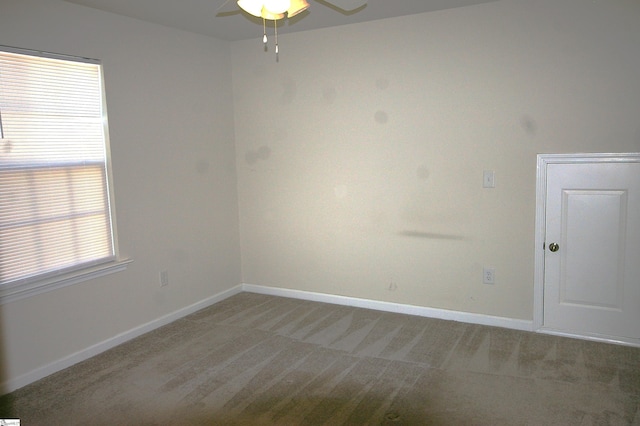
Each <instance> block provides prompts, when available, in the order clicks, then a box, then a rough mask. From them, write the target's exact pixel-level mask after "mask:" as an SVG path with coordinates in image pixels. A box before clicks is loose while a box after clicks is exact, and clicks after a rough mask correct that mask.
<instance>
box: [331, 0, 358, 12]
mask: <svg viewBox="0 0 640 426" xmlns="http://www.w3.org/2000/svg"><path fill="white" fill-rule="evenodd" d="M324 1H325V2H326V3H329V4H332V5H334V6H335V7H337V8H340V9H342V10H344V11H347V12H350V11H352V10H355V9H357V8H359V7H362V6H364V5H365V4H367V0H324Z"/></svg>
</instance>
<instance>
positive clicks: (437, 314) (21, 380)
mask: <svg viewBox="0 0 640 426" xmlns="http://www.w3.org/2000/svg"><path fill="white" fill-rule="evenodd" d="M243 291H246V292H249V293H259V294H266V295H272V296H281V297H288V298H292V299H301V300H309V301H314V302H324V303H331V304H335V305H344V306H354V307H358V308H365V309H374V310H377V311H384V312H395V313H401V314H408V315H417V316H422V317H428V318H439V319H444V320H451V321H459V322H466V323H472V324H481V325H489V326H495V327H503V328H510V329H514V330H523V331H532V330H533V321H526V320H519V319H513V318H503V317H495V316H490V315H482V314H473V313H469V312H459V311H450V310H446V309H437V308H427V307H423V306H414V305H404V304H400V303H391V302H381V301H377V300H369V299H359V298H355V297H346V296H338V295H334V294H325V293H314V292H309V291H301V290H291V289H286V288H277V287H266V286H260V285H253V284H241V285H237V286H235V287H233V288H231V289H229V290H225V291H223V292H221V293H218V294H215V295H213V296H211V297H208V298H206V299H204V300H201V301H199V302H196V303H194V304H192V305H189V306H187V307H184V308H182V309H179V310H177V311H175V312H172V313H170V314H167V315H164V316H162V317H160V318H157V319H155V320H153V321H150V322H148V323H146V324H143V325H141V326H138V327H135V328H133V329H131V330H128V331H125V332H123V333H120V334H118V335H116V336H114V337H112V338H109V339H107V340H104V341H102V342H99V343H96V344H95V345H93V346H90V347H88V348H86V349H82V350H80V351H78V352H75V353H73V354H71V355H69V356H66V357H64V358H61V359H59V360H56V361H54V362H52V363H49V364H47V365H44V366H42V367H39V368H36V369H35V370H32V371H30V372H29V373H26V374H23V375H21V376H18V377H16V378H14V379H10V380H7V381H5V382H4V383H0V389H1V390H2V391H3V393H9V392H13V391H14V390H16V389H20V388H21V387H23V386H26V385H28V384H30V383H33V382H35V381H37V380H40V379H42V378H44V377H47V376H49V375H51V374H53V373H56V372H58V371H60V370H63V369H65V368H67V367H71V366H72V365H74V364H77V363H79V362H81V361H84V360H87V359H89V358H91V357H93V356H95V355H98V354H100V353H102V352H104V351H106V350H109V349H111V348H113V347H116V346H118V345H120V344H122V343H124V342H126V341H128V340H131V339H133V338H136V337H138V336H141V335H143V334H145V333H148V332H150V331H152V330H155V329H156V328H159V327H162V326H163V325H167V324H169V323H171V322H173V321H176V320H178V319H180V318H183V317H185V316H187V315H189V314H192V313H194V312H197V311H199V310H200V309H204V308H206V307H208V306H211V305H213V304H215V303H218V302H221V301H222V300H224V299H227V298H229V297H231V296H234V295H236V294H238V293H241V292H243Z"/></svg>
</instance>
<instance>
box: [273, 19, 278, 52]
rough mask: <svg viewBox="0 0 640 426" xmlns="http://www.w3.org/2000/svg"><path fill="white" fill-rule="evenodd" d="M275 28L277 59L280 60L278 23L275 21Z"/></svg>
mask: <svg viewBox="0 0 640 426" xmlns="http://www.w3.org/2000/svg"><path fill="white" fill-rule="evenodd" d="M273 25H274V28H275V30H276V59H277V58H278V21H273Z"/></svg>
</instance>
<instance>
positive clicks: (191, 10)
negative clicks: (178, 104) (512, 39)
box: [66, 0, 497, 41]
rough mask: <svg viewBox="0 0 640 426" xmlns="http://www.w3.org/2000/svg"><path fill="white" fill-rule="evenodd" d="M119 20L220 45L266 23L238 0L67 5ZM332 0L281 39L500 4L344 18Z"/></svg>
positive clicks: (382, 3) (410, 6) (371, 8)
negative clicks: (180, 32)
mask: <svg viewBox="0 0 640 426" xmlns="http://www.w3.org/2000/svg"><path fill="white" fill-rule="evenodd" d="M66 1H68V2H70V3H76V4H79V5H83V6H89V7H92V8H95V9H100V10H103V11H107V12H112V13H117V14H119V15H124V16H129V17H132V18H137V19H141V20H144V21H149V22H154V23H156V24H161V25H165V26H168V27H173V28H178V29H182V30H186V31H191V32H194V33H199V34H204V35H208V36H212V37H216V38H219V39H222V40H232V41H233V40H246V39H250V38H261V36H262V20H260V19H258V18H255V17H253V16H251V15H249V14H247V13H245V12H241V11H240V9H239V8H238V6H237V5H236V1H235V0H226V1H225V0H66ZM329 1H330V0H313V1H309V3H310V4H311V7H310V8H309V9H308V10H307V11H306V12H303V13H301V14H299V15H297V16H295V17H293V18H292V19H289V20H287V21H286V22H284V23H283V22H282V21H280V22H279V23H278V29H279V31H280V32H281V33H289V32H295V31H306V30H313V29H317V28H326V27H333V26H338V25H345V24H353V23H356V22H364V21H373V20H377V19H384V18H391V17H395V16H404V15H411V14H416V13H424V12H433V11H436V10H444V9H451V8H455V7H462V6H471V5H474V4H480V3H489V2H491V1H497V0H368V3H367V5H366V6H364V7H362V8H359V9H356V10H355V11H352V12H345V11H343V10H341V9H338V8H336V7H334V6H332V5H331V4H330V3H329Z"/></svg>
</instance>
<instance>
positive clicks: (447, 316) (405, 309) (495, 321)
mask: <svg viewBox="0 0 640 426" xmlns="http://www.w3.org/2000/svg"><path fill="white" fill-rule="evenodd" d="M242 291H246V292H250V293H259V294H267V295H272V296H281V297H289V298H292V299H301V300H309V301H313V302H324V303H332V304H334V305H344V306H354V307H357V308H365V309H374V310H376V311H384V312H394V313H400V314H408V315H417V316H421V317H427V318H438V319H444V320H450V321H458V322H465V323H471V324H480V325H488V326H494V327H502V328H510V329H513V330H521V331H533V321H528V320H522V319H514V318H505V317H497V316H491V315H484V314H474V313H470V312H460V311H450V310H447V309H438V308H427V307H424V306H415V305H405V304H401V303H392V302H381V301H378V300H370V299H359V298H356V297H347V296H337V295H335V294H326V293H314V292H310V291H301V290H291V289H287V288H278V287H266V286H261V285H254V284H242Z"/></svg>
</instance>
